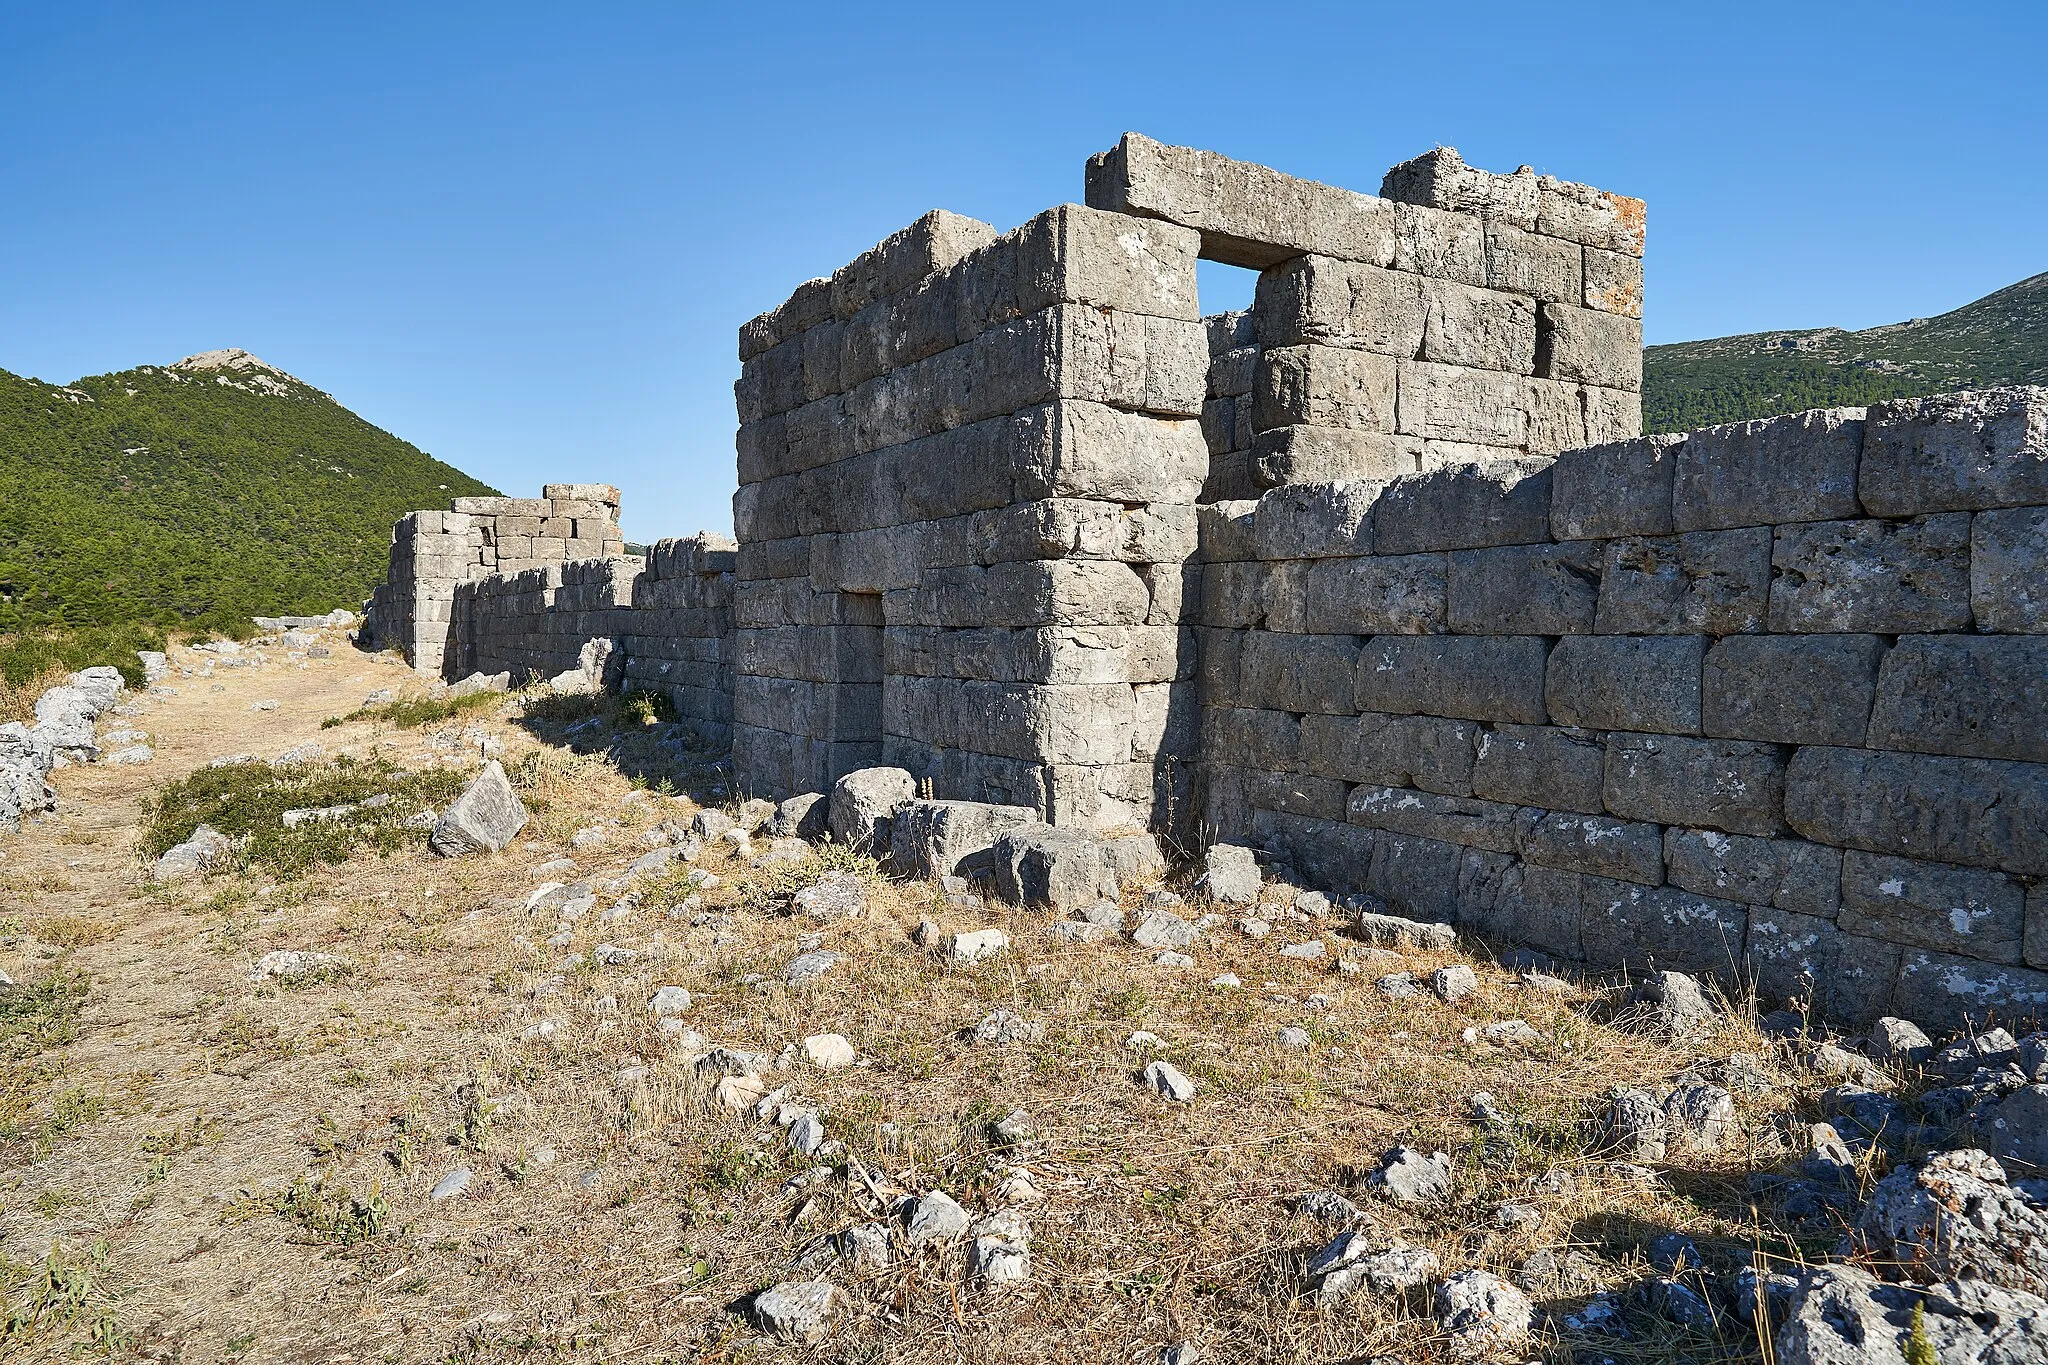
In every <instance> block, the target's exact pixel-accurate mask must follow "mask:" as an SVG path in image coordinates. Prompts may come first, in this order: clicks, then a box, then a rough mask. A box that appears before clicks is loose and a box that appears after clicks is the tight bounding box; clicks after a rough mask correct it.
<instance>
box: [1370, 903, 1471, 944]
mask: <svg viewBox="0 0 2048 1365" xmlns="http://www.w3.org/2000/svg"><path fill="white" fill-rule="evenodd" d="M1357 928H1358V933H1359V937H1361V938H1363V939H1364V940H1365V941H1366V942H1367V943H1372V944H1377V945H1379V946H1381V947H1401V948H1430V949H1439V950H1440V949H1445V948H1455V947H1456V946H1457V944H1458V931H1457V930H1456V929H1453V928H1452V927H1451V926H1450V925H1448V924H1437V923H1430V922H1427V921H1423V920H1413V919H1403V918H1402V917H1401V916H1399V915H1388V914H1383V913H1381V912H1380V911H1377V910H1370V909H1364V910H1360V911H1359V912H1358V924H1357Z"/></svg>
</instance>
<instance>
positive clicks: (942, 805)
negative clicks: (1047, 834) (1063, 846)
mask: <svg viewBox="0 0 2048 1365" xmlns="http://www.w3.org/2000/svg"><path fill="white" fill-rule="evenodd" d="M1037 821H1038V812H1037V811H1035V810H1032V809H1031V808H1029V807H1027V806H994V805H989V804H987V803H986V802H981V801H920V800H911V801H907V802H905V803H903V804H902V805H900V806H898V807H897V808H896V812H895V815H894V816H893V817H892V818H891V820H890V824H889V861H890V863H891V865H892V866H894V867H895V868H896V869H897V870H898V871H899V872H901V873H902V874H903V875H905V876H908V877H950V876H962V877H974V876H980V875H982V874H984V873H989V872H993V871H994V870H995V855H994V850H995V845H996V841H997V840H998V839H999V838H1001V837H1002V836H1003V835H1004V834H1005V833H1007V832H1009V831H1010V830H1013V829H1017V828H1019V827H1020V826H1023V825H1027V824H1034V823H1036V822H1037Z"/></svg>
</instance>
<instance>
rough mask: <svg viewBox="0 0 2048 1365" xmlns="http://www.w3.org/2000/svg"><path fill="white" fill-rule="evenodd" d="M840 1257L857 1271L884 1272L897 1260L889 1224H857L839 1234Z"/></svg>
mask: <svg viewBox="0 0 2048 1365" xmlns="http://www.w3.org/2000/svg"><path fill="white" fill-rule="evenodd" d="M839 1255H840V1257H841V1259H843V1260H844V1261H845V1262H846V1263H847V1264H848V1265H850V1266H852V1267H853V1268H854V1269H855V1270H882V1269H885V1268H886V1267H887V1266H888V1265H889V1264H890V1262H892V1261H893V1260H894V1259H895V1256H894V1255H893V1254H892V1249H891V1247H890V1245H889V1225H888V1224H887V1223H857V1224H855V1225H854V1226H853V1227H850V1228H848V1229H847V1230H846V1231H845V1232H842V1233H841V1234H839Z"/></svg>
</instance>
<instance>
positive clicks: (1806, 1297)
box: [1773, 1265, 2048, 1365]
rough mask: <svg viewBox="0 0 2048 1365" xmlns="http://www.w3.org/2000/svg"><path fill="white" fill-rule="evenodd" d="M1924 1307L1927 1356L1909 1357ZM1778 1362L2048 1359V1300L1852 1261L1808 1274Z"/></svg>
mask: <svg viewBox="0 0 2048 1365" xmlns="http://www.w3.org/2000/svg"><path fill="white" fill-rule="evenodd" d="M1916 1306H1918V1307H1919V1308H1920V1309H1921V1317H1920V1322H1921V1331H1922V1332H1923V1334H1924V1335H1925V1338H1926V1346H1927V1348H1928V1351H1927V1354H1923V1355H1908V1354H1907V1343H1908V1341H1909V1340H1910V1338H1911V1335H1912V1329H1913V1310H1914V1308H1915V1307H1916ZM1773 1354H1774V1355H1775V1357H1776V1360H1777V1362H1778V1365H1909V1363H1910V1365H1921V1363H1922V1362H1925V1361H1930V1360H1932V1361H1939V1362H1940V1365H2020V1363H2021V1362H2024V1361H2038V1360H2044V1359H2048V1301H2044V1300H2043V1299H2041V1298H2040V1297H2039V1296H2038V1295H2034V1294H2029V1293H2025V1292H2017V1291H2014V1290H2011V1289H2009V1288H2006V1287H2003V1286H1998V1285H1993V1284H1987V1283H1985V1282H1983V1281H1973V1280H1962V1281H1949V1282H1947V1283H1943V1284H1937V1285H1935V1286H1933V1287H1932V1288H1930V1289H1927V1290H1924V1291H1923V1290H1921V1289H1918V1288H1915V1287H1912V1286H1908V1285H1891V1284H1885V1283H1882V1282H1881V1281H1879V1280H1878V1279H1877V1277H1876V1276H1874V1275H1872V1274H1870V1272H1868V1271H1866V1270H1863V1269H1861V1268H1860V1267H1857V1266H1851V1265H1828V1266H1822V1267H1821V1268H1820V1269H1818V1270H1815V1271H1814V1272H1812V1273H1811V1274H1810V1275H1808V1276H1807V1278H1806V1283H1805V1286H1804V1287H1803V1288H1802V1290H1801V1291H1800V1294H1799V1298H1798V1300H1797V1302H1796V1303H1795V1304H1794V1305H1793V1307H1792V1310H1791V1313H1790V1315H1789V1316H1788V1317H1787V1318H1786V1320H1785V1325H1784V1326H1783V1327H1782V1328H1780V1329H1779V1331H1778V1337H1777V1341H1776V1343H1775V1350H1774V1353H1773Z"/></svg>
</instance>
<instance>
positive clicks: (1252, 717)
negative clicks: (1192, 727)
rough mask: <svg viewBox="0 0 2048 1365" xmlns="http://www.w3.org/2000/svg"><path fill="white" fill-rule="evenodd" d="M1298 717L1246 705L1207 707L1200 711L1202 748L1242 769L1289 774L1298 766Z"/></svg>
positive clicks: (1299, 760) (1299, 720)
mask: <svg viewBox="0 0 2048 1365" xmlns="http://www.w3.org/2000/svg"><path fill="white" fill-rule="evenodd" d="M1301 725H1302V718H1301V717H1298V716H1295V715H1293V714H1292V713H1290V712H1287V711H1267V710H1262V709H1255V708H1253V707H1250V706H1210V707H1205V708H1204V709H1203V712H1202V733H1203V739H1204V747H1205V748H1206V750H1207V751H1208V752H1209V753H1210V754H1212V755H1215V756H1216V757H1217V759H1218V761H1222V762H1227V763H1230V764H1232V765H1233V766H1235V767H1238V768H1243V769H1265V770H1267V771H1271V772H1293V771H1295V770H1296V769H1298V768H1300V767H1301V766H1302V764H1301Z"/></svg>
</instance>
